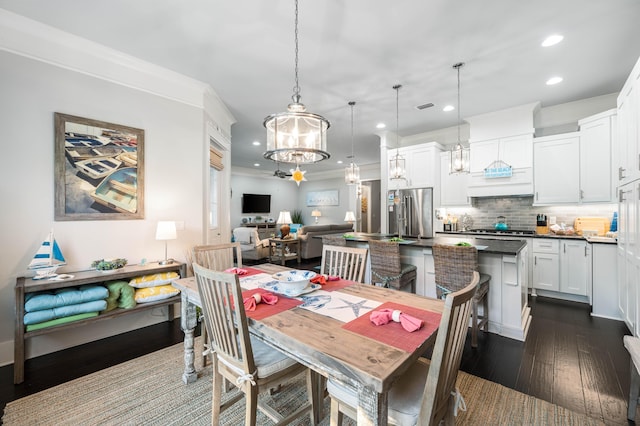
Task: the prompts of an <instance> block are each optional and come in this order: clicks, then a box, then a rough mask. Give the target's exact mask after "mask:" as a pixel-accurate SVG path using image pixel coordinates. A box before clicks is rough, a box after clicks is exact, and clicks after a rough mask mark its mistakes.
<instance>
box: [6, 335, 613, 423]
mask: <svg viewBox="0 0 640 426" xmlns="http://www.w3.org/2000/svg"><path fill="white" fill-rule="evenodd" d="M196 347H198V346H196ZM183 367H184V364H183V346H182V344H178V345H175V346H172V347H169V348H166V349H163V350H160V351H158V352H154V353H152V354H149V355H145V356H143V357H140V358H137V359H134V360H131V361H128V362H125V363H123V364H119V365H117V366H114V367H111V368H107V369H105V370H102V371H99V372H96V373H93V374H90V375H88V376H85V377H82V378H79V379H76V380H73V381H71V382H67V383H64V384H62V385H59V386H56V387H54V388H51V389H47V390H45V391H42V392H39V393H37V394H33V395H30V396H27V397H25V398H21V399H19V400H16V401H13V402H10V403H9V404H7V406H6V408H5V410H4V415H3V417H2V420H3V423H4V424H5V425H7V426H12V425H79V424H82V425H210V424H211V367H210V365H209V366H208V367H207V368H204V369H201V373H200V375H199V378H198V380H197V381H196V382H195V383H192V384H189V385H185V384H183V383H182V379H181V377H182V370H183ZM458 387H459V389H460V391H461V393H462V395H463V396H464V399H465V400H466V405H467V411H466V412H460V413H459V414H458V417H457V418H456V424H468V425H600V424H604V423H602V422H600V421H599V420H596V419H592V418H589V417H585V416H583V415H580V414H577V413H575V412H572V411H570V410H567V409H565V408H562V407H559V406H557V405H554V404H551V403H548V402H545V401H542V400H540V399H536V398H534V397H532V396H528V395H525V394H523V393H520V392H517V391H514V390H512V389H509V388H506V387H504V386H501V385H498V384H496V383H492V382H489V381H487V380H484V379H481V378H478V377H475V376H472V375H470V374H466V373H464V372H460V374H459V378H458ZM233 392H237V391H233ZM233 392H232V393H230V394H228V395H227V396H225V398H230V397H231V396H232V395H233ZM261 397H264V398H268V399H270V401H269V403H270V404H272V405H273V406H275V407H279V410H281V411H282V412H292V411H294V410H295V409H296V408H297V407H299V406H300V405H301V404H304V403H305V402H306V398H307V395H306V390H305V387H304V385H303V378H300V379H298V380H294V381H292V382H291V383H289V384H288V385H286V386H284V387H283V388H282V389H281V390H280V391H279V392H278V393H275V394H274V395H273V396H270V395H268V394H266V395H263V396H261ZM325 413H327V414H328V413H329V405H328V398H327V400H326V401H325ZM309 423H310V421H309V419H308V416H307V417H306V418H303V419H299V420H298V421H297V422H295V423H293V424H294V425H306V424H309ZM221 424H224V425H239V424H244V400H243V399H241V400H240V401H239V402H237V403H236V404H235V405H234V406H233V407H231V408H230V409H229V410H227V411H225V413H224V414H223V416H222V421H221ZM258 424H259V425H270V424H272V422H271V421H270V420H269V419H268V418H267V417H266V416H264V415H262V414H259V417H258ZM320 424H321V425H322V426H326V425H328V424H329V419H328V415H327V417H326V418H325V419H323V421H322V422H321V423H320ZM345 424H348V425H354V424H355V422H353V421H351V420H347V421H346V422H345Z"/></svg>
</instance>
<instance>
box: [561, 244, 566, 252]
mask: <svg viewBox="0 0 640 426" xmlns="http://www.w3.org/2000/svg"><path fill="white" fill-rule="evenodd" d="M562 247H563V250H564V252H565V253H566V252H567V243H564V244H563V245H562Z"/></svg>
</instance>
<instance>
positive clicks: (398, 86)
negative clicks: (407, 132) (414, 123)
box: [393, 84, 402, 157]
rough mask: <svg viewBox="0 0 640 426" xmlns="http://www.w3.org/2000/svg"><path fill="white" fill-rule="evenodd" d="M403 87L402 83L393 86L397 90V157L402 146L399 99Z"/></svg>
mask: <svg viewBox="0 0 640 426" xmlns="http://www.w3.org/2000/svg"><path fill="white" fill-rule="evenodd" d="M401 87H402V85H401V84H396V85H395V86H393V88H394V89H395V91H396V157H398V152H399V151H398V148H400V130H399V129H400V118H399V117H400V114H399V113H398V110H399V109H400V107H399V105H400V102H399V99H400V95H399V93H400V88H401Z"/></svg>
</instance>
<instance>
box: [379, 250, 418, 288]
mask: <svg viewBox="0 0 640 426" xmlns="http://www.w3.org/2000/svg"><path fill="white" fill-rule="evenodd" d="M369 253H370V257H371V282H372V283H380V284H381V285H382V286H383V287H391V288H395V289H396V290H404V289H406V288H407V287H408V288H409V291H410V292H411V293H415V292H416V277H417V276H418V273H417V267H416V266H415V265H410V264H408V263H402V262H401V261H400V244H398V243H397V242H391V241H378V240H370V241H369Z"/></svg>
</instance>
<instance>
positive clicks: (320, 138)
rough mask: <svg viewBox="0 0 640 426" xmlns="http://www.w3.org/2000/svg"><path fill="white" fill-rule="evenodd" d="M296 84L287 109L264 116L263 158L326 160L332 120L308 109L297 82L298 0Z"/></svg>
mask: <svg viewBox="0 0 640 426" xmlns="http://www.w3.org/2000/svg"><path fill="white" fill-rule="evenodd" d="M295 9H296V10H295V46H296V50H295V71H294V74H295V86H294V88H293V96H292V97H291V99H292V100H293V102H292V103H290V104H289V106H288V108H287V111H286V112H280V113H277V114H271V115H270V116H268V117H267V118H265V119H264V123H263V125H264V127H265V128H266V129H267V151H266V152H265V153H264V158H267V159H269V160H273V161H280V162H281V163H295V164H309V163H317V162H318V161H322V160H326V159H327V158H329V157H330V155H329V153H328V152H327V130H328V129H329V127H330V126H331V124H330V123H329V121H328V120H327V119H325V118H324V117H322V116H321V115H318V114H313V113H310V112H307V108H306V107H305V106H304V105H303V104H302V103H300V98H301V96H300V86H299V83H298V0H295Z"/></svg>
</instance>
